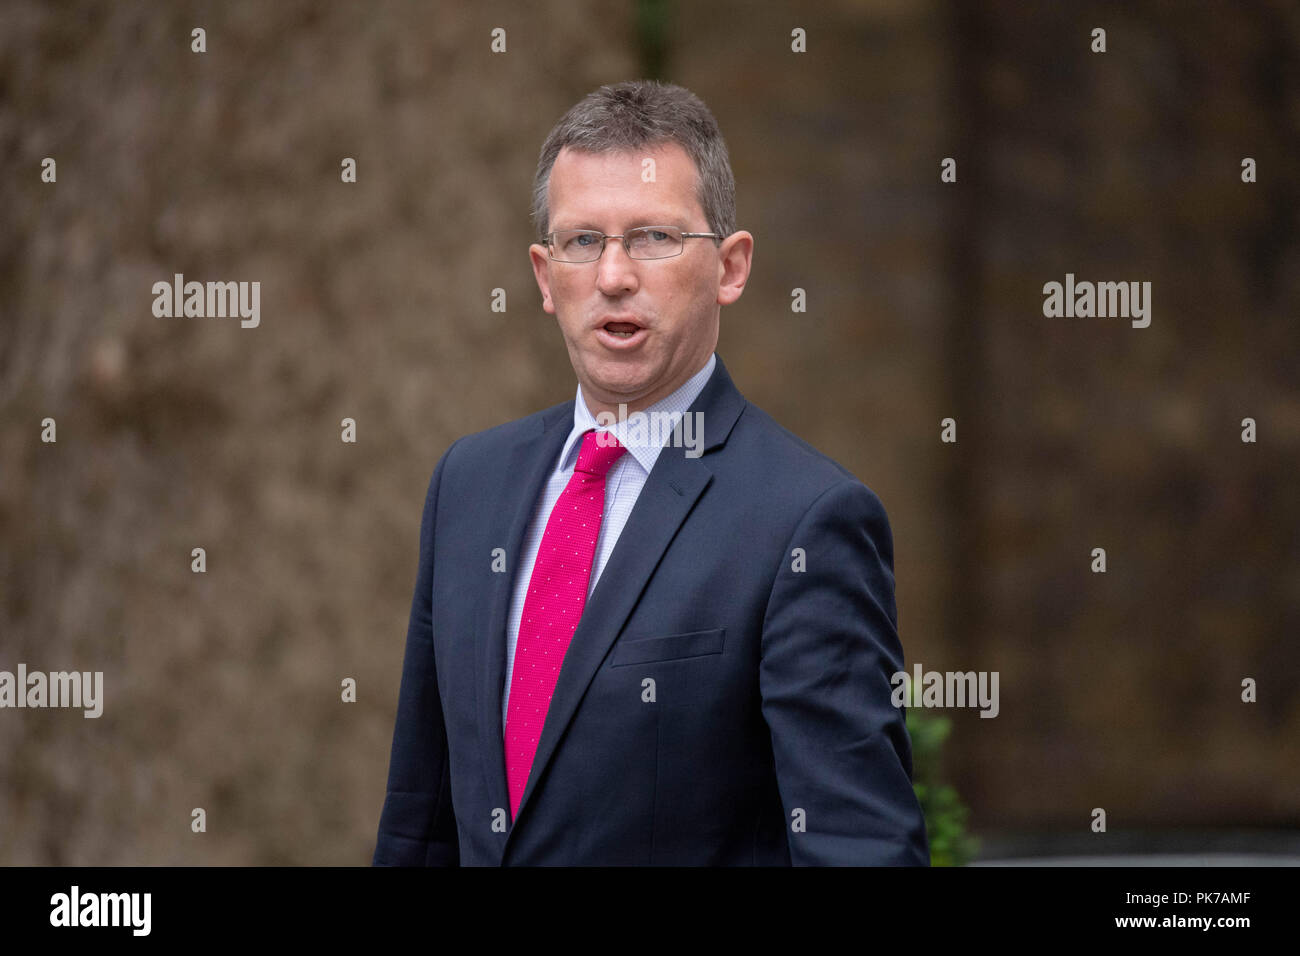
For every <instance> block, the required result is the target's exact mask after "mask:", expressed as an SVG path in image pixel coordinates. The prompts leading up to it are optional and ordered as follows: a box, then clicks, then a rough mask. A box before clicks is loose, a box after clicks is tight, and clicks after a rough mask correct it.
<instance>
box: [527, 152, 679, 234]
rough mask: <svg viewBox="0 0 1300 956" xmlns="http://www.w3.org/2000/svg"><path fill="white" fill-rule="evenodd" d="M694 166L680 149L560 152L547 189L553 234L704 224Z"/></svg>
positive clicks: (552, 168)
mask: <svg viewBox="0 0 1300 956" xmlns="http://www.w3.org/2000/svg"><path fill="white" fill-rule="evenodd" d="M696 181H697V174H696V171H695V164H694V163H693V162H692V161H691V158H690V156H689V155H688V154H687V152H686V150H684V149H682V147H681V146H680V145H678V144H677V143H665V144H659V145H657V146H654V147H646V148H644V149H635V150H627V151H620V152H611V153H592V152H585V151H582V150H575V149H571V148H570V147H568V146H566V147H564V148H563V149H562V150H560V153H559V155H558V156H557V157H556V158H555V164H554V165H553V166H552V167H551V178H550V181H549V183H548V185H547V202H548V205H549V207H550V217H551V223H552V225H551V228H552V229H570V228H588V227H597V226H599V227H601V228H605V229H613V230H617V229H622V228H626V227H627V226H631V225H652V224H654V223H651V220H655V222H658V223H663V224H665V225H667V224H672V223H679V222H680V223H682V224H684V225H691V224H702V222H703V211H702V210H701V209H700V205H699V201H698V199H697V198H696V195H695V193H696Z"/></svg>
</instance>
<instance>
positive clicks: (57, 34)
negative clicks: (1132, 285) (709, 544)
mask: <svg viewBox="0 0 1300 956" xmlns="http://www.w3.org/2000/svg"><path fill="white" fill-rule="evenodd" d="M665 9H667V10H669V11H670V13H671V17H670V19H669V20H668V21H667V23H666V24H664V28H665V29H664V34H663V35H664V46H663V49H662V51H661V52H662V53H663V55H664V60H663V66H664V70H665V78H667V79H671V80H673V81H676V82H680V83H682V84H683V85H686V86H688V87H690V88H691V89H693V90H695V91H696V92H697V93H699V94H700V95H701V96H702V97H703V98H704V100H705V101H706V102H707V103H709V105H710V106H711V108H712V109H713V111H714V113H715V115H717V117H718V119H719V122H720V124H721V126H722V129H723V132H724V134H725V135H726V137H727V141H728V145H729V148H730V150H731V155H732V162H733V167H734V169H735V172H736V177H737V181H738V204H739V210H738V212H739V221H740V226H741V228H745V229H748V230H750V231H751V232H753V233H754V235H755V239H756V247H755V256H754V274H753V277H752V280H751V282H750V284H749V286H748V288H747V290H746V292H745V295H744V297H743V298H742V299H741V300H740V302H739V303H737V304H736V305H734V306H731V307H729V308H727V309H725V310H724V311H723V322H722V340H721V343H720V346H719V352H720V354H722V355H723V356H724V357H725V359H726V361H727V364H728V367H729V368H730V369H731V370H732V372H733V375H734V377H735V378H736V381H737V383H738V385H739V386H740V388H741V390H742V391H743V392H745V394H746V395H747V396H748V397H749V398H750V399H751V400H752V401H754V402H755V403H756V404H758V405H759V406H761V407H763V408H765V409H766V410H768V411H769V412H771V413H772V414H773V415H774V416H775V417H776V418H777V419H778V420H779V421H781V422H782V423H783V424H785V425H787V426H788V427H790V428H791V429H792V430H794V431H795V432H796V433H798V434H799V435H801V436H802V437H804V438H806V439H807V440H809V441H810V442H812V443H813V444H814V445H816V446H817V447H819V448H821V449H822V450H824V451H826V452H827V453H828V454H830V455H832V456H833V457H835V458H837V459H839V460H840V461H842V462H843V463H844V464H845V465H846V466H847V467H849V468H850V469H851V470H853V471H854V472H855V473H856V474H858V475H859V476H860V477H861V478H862V479H863V480H864V481H866V482H867V483H868V484H869V485H870V486H871V487H872V488H873V489H875V490H876V491H877V492H878V493H879V494H880V496H881V498H882V500H883V502H884V503H885V506H886V508H887V509H888V512H889V515H890V519H891V523H892V526H893V531H894V538H895V547H896V571H897V578H898V605H899V616H900V630H901V633H902V638H903V644H904V649H905V651H906V653H907V662H908V665H909V666H910V665H911V664H912V663H913V662H917V661H919V662H921V663H922V664H923V665H924V666H925V667H926V668H936V669H945V670H947V669H950V670H967V669H982V670H999V671H1000V672H1001V695H1002V702H1001V713H1000V715H999V718H998V719H996V720H982V719H979V718H978V715H977V713H976V712H974V711H970V712H965V713H957V714H953V715H952V716H953V717H954V723H955V730H954V736H953V739H952V741H951V743H950V746H949V752H948V754H947V765H948V767H949V769H950V770H951V772H952V774H953V777H954V782H955V783H956V784H957V786H958V788H959V790H960V792H961V794H962V796H963V798H964V799H966V801H967V802H968V803H970V805H971V807H972V811H973V813H972V818H971V824H972V826H973V828H974V829H975V830H976V832H980V833H988V832H997V831H1000V830H1016V829H1030V828H1042V829H1044V830H1048V829H1067V830H1068V829H1074V828H1083V827H1086V825H1087V821H1088V813H1089V811H1090V810H1091V808H1092V807H1094V806H1105V807H1107V808H1109V809H1110V810H1111V812H1112V814H1113V816H1112V821H1113V823H1112V826H1119V825H1137V826H1190V825H1215V826H1231V825H1246V824H1266V823H1271V824H1287V823H1290V824H1294V822H1295V820H1296V817H1297V813H1298V812H1300V804H1297V800H1296V794H1297V793H1300V771H1297V770H1296V768H1297V767H1300V760H1298V759H1296V758H1297V754H1296V746H1297V741H1300V707H1297V704H1296V697H1295V694H1294V688H1295V686H1296V678H1297V677H1300V674H1298V673H1297V660H1298V659H1300V655H1298V654H1297V651H1296V649H1295V645H1294V641H1293V639H1292V638H1293V637H1294V634H1295V632H1296V624H1297V611H1296V609H1297V607H1300V601H1298V599H1300V561H1298V560H1297V558H1298V555H1297V550H1298V549H1300V536H1298V535H1297V534H1296V530H1297V525H1298V523H1297V500H1296V495H1295V492H1294V479H1292V478H1291V477H1290V472H1291V471H1293V470H1294V461H1295V460H1296V447H1297V442H1298V440H1300V396H1298V395H1297V376H1296V369H1297V367H1300V364H1298V363H1297V358H1298V356H1297V349H1296V334H1295V326H1294V316H1295V315H1296V314H1297V308H1296V307H1297V304H1298V299H1300V289H1298V287H1297V284H1298V283H1300V278H1298V277H1300V269H1298V268H1297V265H1300V263H1298V262H1297V254H1298V251H1297V244H1296V235H1297V233H1296V229H1295V224H1296V223H1295V211H1296V189H1297V185H1296V181H1295V175H1294V165H1295V163H1294V157H1295V156H1296V155H1297V154H1298V151H1297V146H1298V145H1300V143H1297V139H1300V135H1298V131H1300V112H1298V110H1297V104H1300V90H1298V89H1297V83H1298V82H1300V81H1298V78H1297V77H1298V74H1297V61H1296V55H1297V38H1298V37H1300V27H1298V25H1297V20H1296V18H1295V15H1294V13H1293V8H1292V7H1290V6H1288V5H1286V4H1283V3H1281V2H1276V3H1270V2H1261V3H1257V4H1251V5H1247V6H1243V7H1237V6H1227V5H1223V6H1208V5H1207V6H1204V7H1201V6H1197V7H1194V8H1192V7H1185V6H1184V5H1175V4H1162V3H1142V4H1132V5H1124V6H1120V5H1096V6H1090V5H1086V4H1085V5H1081V6H1077V5H1076V6H1071V7H1070V8H1068V10H1067V9H1066V8H1064V7H1060V6H1058V5H1050V4H1044V5H1041V6H1038V7H1034V6H1029V5H1022V4H1013V3H1006V4H985V5H975V4H965V3H938V2H918V3H911V2H902V0H894V2H879V3H866V2H852V0H828V2H826V3H823V4H819V5H816V6H815V7H813V8H806V7H805V5H801V4H794V3H789V4H785V3H770V4H763V5H753V4H747V3H741V2H739V0H724V2H718V3H709V4H677V5H673V6H666V7H665ZM636 24H637V12H636V8H635V6H634V5H633V4H631V3H600V2H591V0H570V2H553V3H545V4H508V3H493V2H488V3H477V4H473V5H464V4H455V3H451V2H444V3H434V4H414V3H404V2H381V3H372V4H364V5H363V4H355V5H354V4H337V5H335V4H322V3H319V2H317V3H308V2H301V3H294V2H290V3H276V4H263V3H255V2H236V3H227V4H220V5H217V4H202V3H177V4H166V5H158V4H143V3H133V2H125V3H114V4H111V5H109V4H93V3H71V4H63V5H51V4H47V3H40V2H35V0H10V2H8V3H6V4H5V5H4V6H3V7H2V8H0V157H3V169H4V176H3V178H0V209H3V210H4V227H3V229H0V668H8V669H12V667H13V666H14V665H15V664H16V663H17V662H19V661H24V662H26V663H27V664H28V666H29V667H31V668H33V669H38V668H40V669H47V670H55V669H64V668H72V667H75V668H77V669H82V670H103V671H104V672H105V681H106V685H107V686H106V695H107V702H106V705H105V713H104V716H103V717H101V718H99V719H98V720H85V719H83V718H82V716H81V715H80V713H77V712H73V711H4V712H0V767H3V784H0V821H3V822H2V823H0V863H5V864H30V863H75V864H130V863H149V864H189V863H216V864H241V863H247V864H313V865H320V864H356V863H364V862H368V860H369V856H370V852H371V849H372V848H373V843H374V835H375V828H376V825H377V822H378V816H379V810H380V807H381V805H382V800H383V792H384V783H385V777H386V772H387V761H388V748H389V743H390V740H391V733H392V721H393V716H394V710H395V705H396V698H397V687H398V680H399V677H400V668H401V658H402V650H403V641H404V636H405V628H406V621H407V613H408V610H409V604H410V599H411V586H412V583H413V581H414V575H415V567H416V558H417V546H418V542H417V534H418V528H419V518H420V509H421V506H422V504H423V498H424V493H425V489H426V487H427V482H428V479H429V474H430V472H431V470H432V467H433V465H434V463H435V462H436V460H437V459H438V457H439V456H440V455H441V453H442V452H443V451H444V450H445V449H446V447H447V446H448V445H449V444H450V443H451V442H452V441H453V440H454V439H455V438H456V437H458V436H460V435H462V434H465V433H468V432H471V431H476V430H478V429H482V428H485V427H488V426H491V425H493V424H497V423H499V422H502V421H506V420H509V419H512V418H516V417H518V416H520V415H524V414H527V413H529V412H531V411H533V410H535V409H537V408H541V407H545V406H547V405H551V404H554V403H555V402H559V401H563V400H565V399H567V398H569V397H571V396H572V394H573V390H574V379H573V374H572V370H571V368H570V367H569V363H568V359H567V355H566V354H565V351H564V347H563V344H562V341H561V339H560V336H559V334H558V332H557V330H556V329H555V326H554V320H553V319H552V318H551V317H550V316H547V315H546V314H545V313H543V312H542V311H541V308H540V297H539V296H538V293H537V290H536V286H535V283H534V281H533V277H532V273H531V270H530V268H529V265H528V259H527V252H526V247H527V245H528V243H529V242H530V241H531V227H530V224H529V221H528V204H529V193H530V189H531V179H532V174H533V170H534V166H535V163H536V158H537V152H538V150H539V148H540V146H541V142H542V140H543V138H544V137H545V135H546V133H547V132H548V131H549V129H550V127H551V125H552V124H553V123H554V122H555V121H556V120H557V119H558V118H559V116H560V115H561V113H562V112H563V111H564V110H565V109H566V108H567V107H568V106H569V105H571V104H572V103H573V102H575V101H576V100H577V99H579V98H580V97H581V96H582V95H584V94H585V93H587V92H588V91H589V90H591V89H593V88H594V87H596V86H598V85H599V84H601V83H605V82H614V81H617V80H621V79H627V78H631V77H635V76H638V75H641V73H642V69H643V67H642V62H643V60H642V59H641V58H642V57H643V56H645V55H646V54H645V51H646V46H645V43H644V37H645V28H644V26H643V28H642V33H641V34H640V37H639V36H638V33H637V25H636ZM1096 25H1101V26H1105V27H1106V28H1107V29H1108V42H1109V50H1108V52H1107V53H1105V54H1092V53H1090V52H1088V32H1089V30H1090V29H1091V28H1092V27H1093V26H1096ZM196 26H202V27H204V28H205V29H206V31H207V50H208V51H207V52H206V53H205V54H201V55H199V54H194V53H192V52H190V31H191V30H192V29H193V28H194V27H196ZM796 26H797V27H802V28H804V29H805V30H806V31H807V34H808V38H809V41H808V53H806V54H800V55H796V54H793V53H791V51H790V31H791V29H792V28H794V27H796ZM494 27H504V28H505V29H506V30H507V52H506V53H505V54H493V53H492V52H491V51H490V48H489V41H490V31H491V30H492V29H493V28H494ZM46 156H52V157H54V158H56V160H57V162H58V182H57V184H45V183H42V182H41V181H40V178H39V172H40V164H41V160H42V159H43V158H44V157H46ZM945 156H954V157H956V158H957V159H958V164H959V165H958V174H959V176H958V182H957V183H953V184H944V183H941V182H940V181H939V161H940V159H941V158H943V157H945ZM1243 156H1253V157H1255V158H1256V159H1257V160H1258V162H1259V170H1260V181H1259V182H1258V183H1256V184H1253V185H1245V184H1243V183H1242V182H1241V181H1240V160H1241V158H1242V157H1243ZM343 157H354V158H355V159H356V160H357V164H358V181H357V182H356V183H355V184H344V183H342V182H340V176H339V172H340V162H341V160H342V159H343ZM178 272H179V273H183V274H184V275H185V277H186V278H187V279H198V280H200V281H206V280H259V281H260V282H261V284H262V301H261V312H262V319H261V324H260V326H259V327H258V328H256V329H243V328H240V326H239V323H238V321H237V320H231V319H160V318H155V317H154V316H153V315H152V313H151V306H152V302H153V296H152V293H151V291H150V290H151V286H152V284H153V283H154V282H156V281H159V280H167V279H170V277H171V276H172V275H173V274H174V273H178ZM1067 272H1073V273H1075V274H1076V275H1077V276H1078V277H1079V278H1080V279H1085V278H1086V279H1094V280H1108V279H1114V280H1122V279H1123V280H1127V279H1145V280H1150V281H1152V282H1153V285H1154V293H1153V303H1154V315H1153V321H1152V324H1151V327H1150V328H1147V329H1140V330H1139V329H1133V328H1130V327H1128V325H1127V323H1123V322H1120V321H1117V320H1103V319H1047V318H1045V317H1044V316H1043V314H1042V294H1041V289H1042V285H1043V283H1045V282H1048V281H1053V280H1055V281H1062V280H1063V279H1064V276H1065V274H1066V273H1067ZM796 287H797V288H803V289H805V290H806V292H807V297H808V303H809V310H808V312H807V313H802V314H799V313H793V312H791V310H790V301H791V290H792V289H794V288H796ZM495 288H503V289H505V290H506V295H507V301H508V311H507V312H505V313H497V312H493V311H492V310H491V308H490V305H491V295H492V290H493V289H495ZM1248 415H1249V416H1252V417H1254V418H1256V419H1257V420H1258V421H1259V423H1260V441H1259V443H1258V444H1253V445H1250V444H1243V443H1241V441H1240V438H1239V433H1240V420H1241V419H1242V418H1243V417H1246V416H1248ZM47 416H49V417H53V418H55V419H56V420H57V422H58V442H57V443H56V444H43V443H41V442H40V440H39V435H40V422H41V420H42V419H43V418H45V417H47ZM946 416H952V417H954V418H956V419H957V421H958V434H959V440H958V442H957V444H956V445H945V444H942V443H941V442H940V441H939V420H940V419H941V418H943V417H946ZM344 417H351V418H354V419H355V420H356V422H357V436H358V440H357V442H356V443H355V444H344V443H342V442H341V441H340V435H339V433H340V424H339V423H340V420H341V419H343V418H344ZM1097 546H1101V547H1105V548H1106V549H1107V554H1108V562H1109V570H1108V572H1107V573H1106V574H1105V575H1095V574H1092V573H1090V571H1089V563H1090V555H1089V552H1090V550H1091V549H1092V548H1093V547H1097ZM195 547H203V548H205V549H206V552H207V562H208V566H207V572H206V573H205V574H202V575H198V574H193V573H192V572H191V570H190V561H191V558H190V554H191V549H192V548H195ZM1244 676H1254V677H1256V678H1257V679H1259V680H1260V682H1261V683H1260V687H1261V691H1260V702H1259V703H1258V704H1256V705H1243V704H1241V703H1239V702H1238V695H1239V693H1240V690H1239V685H1240V680H1241V678H1242V677H1244ZM344 677H354V678H356V680H357V684H358V688H359V694H358V702H357V703H356V704H354V705H345V704H342V703H341V702H340V700H339V685H340V681H341V680H342V678H344ZM194 807H203V808H205V809H206V811H207V813H208V830H207V833H205V834H202V835H198V834H193V833H191V832H190V827H189V823H190V812H191V810H192V809H193V808H194Z"/></svg>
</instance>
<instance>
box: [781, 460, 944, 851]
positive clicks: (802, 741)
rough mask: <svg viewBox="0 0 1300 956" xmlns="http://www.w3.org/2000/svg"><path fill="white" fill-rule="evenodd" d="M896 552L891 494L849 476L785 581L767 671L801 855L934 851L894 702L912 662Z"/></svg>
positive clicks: (812, 523)
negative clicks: (901, 622)
mask: <svg viewBox="0 0 1300 956" xmlns="http://www.w3.org/2000/svg"><path fill="white" fill-rule="evenodd" d="M796 548H802V549H803V559H804V561H805V562H806V567H805V569H804V570H796V568H797V564H795V560H796V559H795V558H793V557H792V552H794V549H796ZM893 564H894V546H893V537H892V534H891V532H890V528H889V521H888V518H887V517H886V515H885V509H884V506H883V505H882V504H881V503H880V499H879V498H877V497H876V495H875V493H874V492H872V491H871V489H869V488H868V487H867V486H866V485H864V484H862V483H861V482H859V481H857V480H846V481H844V482H842V483H840V484H837V485H834V486H832V487H831V488H829V489H827V490H826V491H825V492H823V493H822V495H821V496H820V497H819V498H817V500H816V501H814V502H813V503H812V505H811V506H809V508H808V510H807V512H806V513H805V514H804V516H803V517H802V519H801V520H800V521H799V524H798V526H797V527H796V528H795V531H794V534H793V535H792V536H791V539H790V541H789V543H788V544H787V545H786V551H785V554H784V556H783V559H782V565H781V568H780V570H779V571H778V572H777V576H776V580H775V582H774V583H773V586H772V592H771V595H770V597H769V600H768V605H767V612H766V615H765V617H764V624H763V637H762V658H761V661H760V663H759V685H760V690H761V693H762V709H763V717H764V719H765V720H766V722H767V725H768V728H769V729H770V731H771V734H772V752H773V756H774V759H775V763H776V776H777V785H778V788H779V790H780V794H781V801H782V804H783V805H784V809H785V815H786V816H785V826H786V838H787V839H788V841H789V844H790V861H791V863H793V864H794V865H796V866H799V865H814V866H827V865H850V866H871V865H919V866H928V865H929V862H930V852H929V844H928V841H927V838H926V832H925V818H924V816H923V814H922V813H921V807H920V804H919V802H918V801H917V798H916V794H915V793H914V791H913V790H912V780H911V778H912V745H911V739H910V737H909V736H908V733H907V725H906V722H905V719H904V711H903V709H902V708H901V707H895V706H894V705H893V704H892V702H891V693H892V687H891V684H890V678H891V676H892V675H893V674H895V673H897V672H898V671H901V670H902V669H903V648H902V644H901V643H900V641H899V638H898V629H897V628H898V619H897V611H896V608H895V604H894V569H893ZM800 811H802V812H800Z"/></svg>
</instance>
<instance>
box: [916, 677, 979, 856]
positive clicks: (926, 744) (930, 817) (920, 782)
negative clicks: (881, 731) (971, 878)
mask: <svg viewBox="0 0 1300 956" xmlns="http://www.w3.org/2000/svg"><path fill="white" fill-rule="evenodd" d="M919 691H920V688H914V689H913V693H914V694H916V693H919ZM951 730H952V721H951V720H949V719H948V718H947V717H940V716H937V715H931V714H927V713H925V712H924V711H922V710H920V709H919V708H916V707H908V708H907V732H908V733H909V734H910V735H911V737H912V790H913V791H915V793H916V799H917V800H918V801H920V804H921V811H922V812H923V813H924V814H925V831H926V835H927V836H928V837H929V840H930V865H931V866H962V865H964V864H966V863H969V862H970V861H971V860H972V859H974V857H975V853H976V852H977V851H978V850H979V840H978V839H977V838H975V837H973V836H970V835H968V834H967V833H966V817H967V815H968V813H969V810H968V809H967V807H966V806H965V805H964V804H963V803H962V802H961V798H960V797H958V796H957V791H956V789H954V788H953V787H952V786H950V785H949V784H946V783H944V782H943V781H942V779H941V764H942V757H943V743H944V741H945V740H946V739H947V738H948V733H949V731H951Z"/></svg>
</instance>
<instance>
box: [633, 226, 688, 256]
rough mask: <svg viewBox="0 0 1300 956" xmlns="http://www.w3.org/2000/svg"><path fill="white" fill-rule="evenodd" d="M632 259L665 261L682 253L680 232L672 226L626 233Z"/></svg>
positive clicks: (654, 227) (643, 227)
mask: <svg viewBox="0 0 1300 956" xmlns="http://www.w3.org/2000/svg"><path fill="white" fill-rule="evenodd" d="M627 246H628V252H629V255H631V256H632V258H633V259H666V258H668V257H669V256H675V255H679V254H680V253H681V251H682V231H681V230H680V229H676V228H674V227H673V226H642V227H641V228H639V229H629V230H628V233H627Z"/></svg>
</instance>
